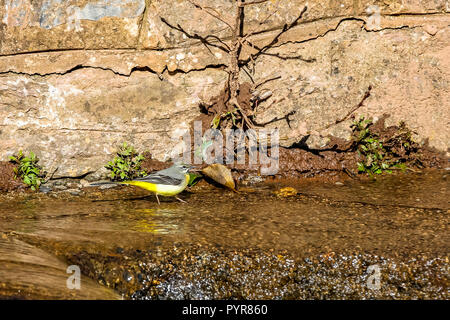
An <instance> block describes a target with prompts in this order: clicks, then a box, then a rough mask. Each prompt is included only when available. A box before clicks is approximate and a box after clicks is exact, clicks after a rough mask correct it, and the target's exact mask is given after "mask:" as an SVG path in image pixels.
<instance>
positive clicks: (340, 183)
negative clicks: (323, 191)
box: [334, 181, 344, 186]
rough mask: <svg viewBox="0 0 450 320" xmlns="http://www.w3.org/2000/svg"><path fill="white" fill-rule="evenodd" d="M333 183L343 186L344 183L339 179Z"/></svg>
mask: <svg viewBox="0 0 450 320" xmlns="http://www.w3.org/2000/svg"><path fill="white" fill-rule="evenodd" d="M334 184H335V185H337V186H343V185H344V184H343V183H342V182H340V181H337V182H335V183H334Z"/></svg>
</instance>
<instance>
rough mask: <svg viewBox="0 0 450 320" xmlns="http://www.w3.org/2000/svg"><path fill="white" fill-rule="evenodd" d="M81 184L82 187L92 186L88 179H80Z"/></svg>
mask: <svg viewBox="0 0 450 320" xmlns="http://www.w3.org/2000/svg"><path fill="white" fill-rule="evenodd" d="M80 185H81V187H82V188H86V187H89V186H90V183H89V181H87V180H85V179H81V180H80Z"/></svg>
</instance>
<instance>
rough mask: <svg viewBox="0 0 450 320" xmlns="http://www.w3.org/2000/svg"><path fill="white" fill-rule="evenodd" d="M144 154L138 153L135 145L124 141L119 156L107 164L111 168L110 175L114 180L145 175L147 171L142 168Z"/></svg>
mask: <svg viewBox="0 0 450 320" xmlns="http://www.w3.org/2000/svg"><path fill="white" fill-rule="evenodd" d="M144 158H145V157H144V156H143V155H142V154H138V153H137V152H136V150H135V149H134V148H133V146H131V145H128V144H127V143H126V142H124V143H123V144H122V145H121V146H120V147H119V151H118V152H117V156H116V157H115V158H114V160H113V161H109V162H108V164H107V165H106V166H105V168H106V169H108V170H110V171H111V173H110V175H109V176H110V177H111V179H112V180H113V181H124V180H130V179H133V178H136V177H143V176H145V175H146V174H147V173H146V172H145V170H142V169H141V164H142V161H143V160H144Z"/></svg>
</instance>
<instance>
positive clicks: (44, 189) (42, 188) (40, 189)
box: [39, 185, 52, 193]
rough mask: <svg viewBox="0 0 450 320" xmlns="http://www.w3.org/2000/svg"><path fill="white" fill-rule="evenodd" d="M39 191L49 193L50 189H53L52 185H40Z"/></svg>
mask: <svg viewBox="0 0 450 320" xmlns="http://www.w3.org/2000/svg"><path fill="white" fill-rule="evenodd" d="M39 191H40V192H42V193H49V192H50V191H52V187H50V186H47V185H41V186H40V187H39Z"/></svg>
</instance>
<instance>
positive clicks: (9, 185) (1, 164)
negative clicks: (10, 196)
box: [0, 161, 26, 193]
mask: <svg viewBox="0 0 450 320" xmlns="http://www.w3.org/2000/svg"><path fill="white" fill-rule="evenodd" d="M14 168H15V166H14V165H13V164H12V163H10V162H7V161H0V193H1V192H9V191H13V190H25V187H26V186H25V184H23V183H22V182H20V181H19V180H17V179H14Z"/></svg>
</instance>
